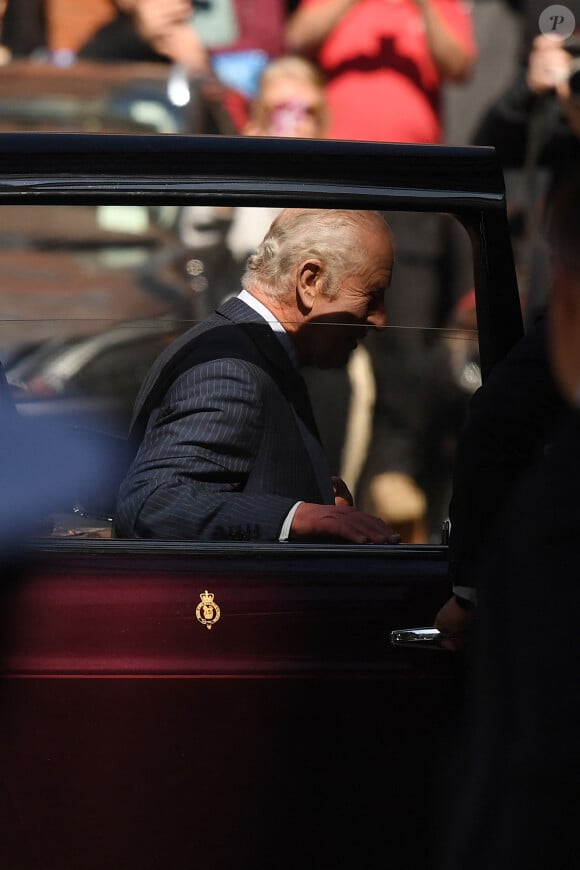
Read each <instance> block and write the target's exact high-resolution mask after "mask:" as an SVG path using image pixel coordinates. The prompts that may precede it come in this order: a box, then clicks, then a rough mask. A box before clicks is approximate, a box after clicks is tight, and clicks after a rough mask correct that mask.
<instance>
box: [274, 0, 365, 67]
mask: <svg viewBox="0 0 580 870" xmlns="http://www.w3.org/2000/svg"><path fill="white" fill-rule="evenodd" d="M358 2H359V0H326V2H325V3H319V4H316V5H315V6H307V7H304V8H301V9H298V10H297V11H296V12H294V14H293V15H291V16H290V18H289V19H288V22H287V24H286V50H287V51H290V52H296V54H306V55H313V54H316V52H317V51H318V49H319V48H320V46H321V45H322V43H323V42H324V41H325V40H326V39H327V38H328V37H329V36H330V34H331V33H332V31H333V30H334V28H335V27H336V25H337V24H338V23H339V22H340V21H341V19H342V18H344V16H345V15H346V13H347V12H349V11H350V9H352V7H353V6H356V4H357V3H358Z"/></svg>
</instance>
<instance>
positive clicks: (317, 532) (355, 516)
mask: <svg viewBox="0 0 580 870" xmlns="http://www.w3.org/2000/svg"><path fill="white" fill-rule="evenodd" d="M324 538H334V539H337V538H338V539H340V540H343V541H351V542H352V543H353V544H398V543H399V540H400V535H398V534H397V532H395V530H394V529H392V528H391V526H389V525H387V523H384V522H383V521H382V520H381V519H379V518H378V517H373V516H371V515H370V514H365V513H363V512H362V511H358V510H356V509H355V508H353V507H350V506H349V505H344V504H336V505H326V504H310V503H309V502H303V503H302V504H301V505H299V507H298V509H297V511H296V513H295V514H294V518H293V520H292V526H291V528H290V540H291V541H313V540H321V539H324Z"/></svg>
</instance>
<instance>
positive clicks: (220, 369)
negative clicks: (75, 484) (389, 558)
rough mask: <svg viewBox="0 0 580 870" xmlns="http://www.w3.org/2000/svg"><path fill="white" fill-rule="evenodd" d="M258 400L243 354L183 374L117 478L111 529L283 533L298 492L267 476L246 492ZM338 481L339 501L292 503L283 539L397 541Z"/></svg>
mask: <svg viewBox="0 0 580 870" xmlns="http://www.w3.org/2000/svg"><path fill="white" fill-rule="evenodd" d="M264 377H265V376H264ZM264 407H265V401H264V395H263V391H262V388H261V386H260V383H259V377H258V378H257V377H256V375H255V373H254V371H253V369H252V366H250V365H249V364H247V363H245V362H243V361H241V360H235V359H229V360H217V361H213V362H210V363H207V364H204V365H200V366H197V367H195V368H193V369H190V370H189V371H188V372H186V373H184V374H183V375H182V376H181V377H180V378H179V379H178V380H177V381H176V382H175V383H174V385H173V387H172V388H171V392H170V394H169V396H168V398H167V400H166V401H165V403H164V406H163V407H162V408H160V409H158V410H157V411H156V412H154V414H153V415H152V419H151V421H150V424H149V427H148V430H147V432H146V435H145V438H144V441H143V443H142V445H141V447H140V449H139V452H138V454H137V457H136V459H135V461H134V463H133V466H132V468H131V469H130V471H129V474H128V476H127V478H126V479H125V481H124V482H123V484H122V486H121V489H120V494H119V500H118V503H117V511H116V518H115V530H116V534H117V535H118V536H119V537H142V538H158V539H167V540H243V539H246V538H249V539H250V538H251V539H254V540H261V541H277V540H279V537H280V533H281V530H282V528H283V525H284V522H285V519H286V518H287V517H288V515H289V514H290V512H291V510H292V509H293V507H294V506H295V505H296V503H297V499H296V497H293V496H290V495H277V494H272V493H269V492H268V491H267V488H268V483H267V480H266V481H265V483H264V490H265V491H263V492H260V491H254V492H245V491H244V487H245V484H246V482H247V480H248V477H249V476H250V474H251V473H252V470H253V469H254V468H255V465H256V462H257V457H258V456H259V455H260V454H261V455H262V456H263V455H264V452H265V450H266V451H267V449H268V448H265V446H264V426H265V420H264ZM288 413H289V414H291V411H289V412H288ZM285 425H286V427H287V424H285V423H284V421H280V431H279V432H275V433H270V435H271V437H270V438H269V442H270V444H271V445H272V444H276V445H277V446H276V451H277V452H276V453H275V454H272V456H271V463H272V465H275V464H276V463H279V462H284V461H285V459H287V460H289V459H290V458H291V457H290V456H287V455H286V451H287V450H289V449H290V448H285V443H286V442H285V441H284V435H283V434H282V433H283V432H284V431H285V429H284V426H285ZM266 440H268V439H266ZM290 443H292V438H290ZM270 449H271V448H270ZM297 461H300V458H298V460H297V458H296V456H294V465H296V462H297ZM265 472H266V469H265ZM272 474H274V472H272ZM336 487H337V488H336V491H335V492H336V494H335V498H337V501H338V500H340V503H337V504H335V505H321V504H313V503H307V502H302V503H300V504H299V505H298V507H297V508H296V510H295V512H294V514H293V517H292V520H291V527H290V533H289V540H291V541H312V540H320V539H324V538H326V539H335V540H336V539H339V540H346V541H351V542H355V543H363V542H369V543H397V542H398V536H397V535H396V534H395V532H394V531H393V530H392V529H391V527H390V526H388V525H387V524H386V523H384V522H383V521H382V520H379V519H377V518H375V517H371V516H369V515H367V514H364V513H362V512H361V511H358V510H355V508H353V507H350V506H349V505H348V504H345V503H344V502H345V500H347V499H348V496H347V495H346V493H347V492H348V490H347V489H346V486H345V485H344V484H343V485H342V486H341V485H340V484H339V483H337V484H336ZM298 488H299V486H297V487H296V489H298Z"/></svg>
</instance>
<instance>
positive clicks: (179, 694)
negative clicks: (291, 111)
mask: <svg viewBox="0 0 580 870" xmlns="http://www.w3.org/2000/svg"><path fill="white" fill-rule="evenodd" d="M208 203H209V204H224V205H231V206H236V205H240V204H244V205H248V206H256V207H259V206H264V205H277V206H285V205H286V206H310V207H314V206H315V207H319V208H324V207H344V208H378V209H384V210H386V211H392V210H398V209H400V210H403V211H405V210H421V209H423V210H426V211H437V212H444V213H446V214H451V215H454V216H455V217H456V218H457V219H458V220H459V221H460V222H461V223H462V224H463V226H464V227H465V228H466V230H467V232H468V234H469V237H470V239H471V243H472V247H473V264H474V265H473V273H474V287H475V296H476V307H477V315H478V324H477V325H478V341H479V363H480V365H481V372H482V376H483V377H484V378H485V377H486V376H487V375H488V374H489V372H490V370H491V369H492V368H493V366H494V365H495V364H496V363H497V362H498V361H499V360H500V359H501V358H502V357H503V356H504V354H505V353H506V352H507V351H508V349H509V348H510V347H511V346H512V345H513V343H514V342H515V341H516V340H517V338H518V337H519V335H520V334H521V330H522V323H521V313H520V308H519V299H518V288H517V284H516V280H515V271H514V266H513V259H512V255H511V248H510V241H509V233H508V228H507V220H506V212H505V197H504V189H503V179H502V174H501V170H500V168H499V165H498V162H497V160H496V157H495V153H494V151H493V150H492V149H485V148H484V149H470V148H457V149H451V148H447V147H442V146H441V147H438V146H410V145H409V146H408V145H386V144H375V143H354V142H332V141H313V140H310V141H309V140H284V139H251V138H229V137H196V136H158V135H151V136H134V135H133V136H132V135H118V136H101V135H98V134H97V135H92V134H85V135H77V134H71V135H51V134H48V133H47V134H28V135H26V134H2V135H0V214H3V213H4V212H5V210H10V209H12V208H14V206H16V205H18V206H19V207H21V208H22V209H23V211H24V212H26V211H27V210H30V211H34V209H35V208H37V207H38V206H41V207H43V208H44V207H48V208H51V209H55V208H57V207H58V208H61V207H63V208H66V209H73V210H74V209H79V210H81V212H82V209H84V208H87V207H90V208H109V207H127V206H131V207H134V206H138V207H144V208H147V209H149V210H158V209H164V208H167V207H169V208H174V207H179V206H181V205H193V204H201V205H204V204H208ZM4 253H5V251H3V250H0V278H1V279H2V282H3V285H4V286H5V285H6V276H5V275H4V277H2V272H1V269H2V262H3V258H4ZM68 286H73V285H72V283H71V284H70V285H68ZM38 316H39V317H40V316H42V315H41V314H40V313H39V315H38ZM62 319H63V317H62V314H61V316H60V317H56V316H55V318H54V319H52V320H51V322H47V321H44V322H43V324H42V327H41V326H40V325H38V329H39V332H40V331H42V332H43V333H44V334H45V335H46V337H47V338H48V337H49V333H50V332H51V330H52V331H54V333H55V334H59V335H60V336H61V338H62V336H63V331H62V328H61V327H62ZM5 327H6V324H5V323H4V324H3V328H5ZM329 328H332V327H329ZM117 334H118V333H117ZM384 334H385V337H386V338H388V328H387V329H386V330H385V332H384ZM106 335H107V333H106V332H103V333H102V335H101V336H100V337H99V338H98V339H96V340H95V344H97V345H98V344H99V342H105V341H106V338H104V336H106ZM108 335H109V336H110V335H111V333H110V332H109V333H108ZM445 337H446V338H447V339H448V338H449V336H448V335H446V336H445ZM65 340H66V339H65ZM457 340H459V336H458V339H457ZM473 340H474V337H473ZM92 341H93V339H87V341H86V342H85V343H84V348H85V349H86V347H87V345H89V344H90V343H91V342H92ZM79 347H80V348H81V349H82V347H83V343H81V344H80V345H75V343H74V342H73V343H72V345H70V346H69V347H68V349H67V353H69V352H71V353H72V356H73V357H74V354H75V352H76V351H77V350H79ZM467 356H468V355H466V358H467ZM25 362H26V360H25V359H23V360H22V363H23V365H24V364H25ZM69 365H72V364H71V363H70V356H69ZM118 366H119V377H121V361H120V360H119V362H118ZM52 371H53V372H54V369H53V370H52ZM116 379H117V378H116V377H115V378H111V388H114V386H115V381H116ZM105 471H106V469H104V470H103V473H104V474H105ZM473 497H474V498H477V493H474V494H473ZM441 519H442V520H444V519H445V516H444V515H442V517H441ZM56 531H57V534H56V536H55V535H54V534H53V535H52V536H48V535H47V536H46V537H44V538H41V537H39V538H37V539H36V540H35V541H34V544H33V547H32V553H31V554H29V558H30V563H29V565H28V570H27V572H26V574H25V575H24V576H23V577H22V578H21V579H20V581H19V582H18V584H16V585H15V586H14V587H13V588H12V589H11V590H10V593H9V594H7V595H6V596H5V600H4V612H3V620H4V622H3V625H4V628H3V633H2V639H3V649H2V656H1V667H2V679H1V692H2V694H1V698H2V705H1V707H0V771H1V772H0V805H1V807H2V813H1V814H0V832H1V836H0V864H1V865H2V866H5V867H10V868H17V867H43V868H47V870H64V868H67V870H68V868H70V870H76V868H81V867H82V868H83V870H97V868H98V870H101V868H102V867H104V866H108V867H114V868H123V870H129V868H135V870H137V868H138V870H161V868H168V867H170V868H172V870H191V868H192V867H208V868H212V870H231V868H233V867H243V868H249V867H252V868H263V870H266V868H268V870H271V868H273V867H275V868H278V870H291V868H292V870H295V868H307V870H314V868H317V870H318V868H320V867H332V868H335V870H353V868H356V870H375V868H384V867H385V866H386V865H388V864H389V863H400V864H403V865H404V866H406V867H413V868H418V867H421V868H423V867H431V866H434V862H435V854H436V851H437V830H438V815H437V813H438V794H439V791H438V784H439V782H440V780H441V779H442V771H443V768H442V767H441V764H442V759H444V757H445V756H444V753H443V750H444V748H445V744H446V742H447V740H448V739H449V736H450V735H451V736H452V735H453V731H454V728H456V727H457V726H456V722H455V721H454V717H455V716H456V715H457V710H458V702H459V700H460V698H461V692H462V682H461V662H460V660H458V659H457V658H453V657H452V656H448V655H446V654H445V653H443V652H441V651H440V650H438V649H431V650H424V649H417V648H413V646H412V645H411V646H410V647H406V646H391V645H390V643H389V638H390V635H391V632H392V631H393V630H395V629H400V628H409V627H415V626H425V625H430V624H431V623H432V620H433V616H434V614H435V613H436V611H437V609H438V607H439V605H440V604H441V603H442V602H443V601H445V600H446V599H447V598H448V595H449V588H448V580H447V564H446V558H447V553H446V547H445V546H443V545H435V544H433V545H408V544H405V543H404V542H403V543H401V544H400V545H398V546H391V547H386V546H375V545H346V544H345V545H331V544H322V545H318V544H301V545H296V544H292V543H284V544H280V543H279V544H256V543H255V542H244V541H240V542H238V543H227V544H225V543H224V544H222V543H220V542H215V543H211V544H208V543H201V542H196V541H171V542H170V541H156V540H123V539H115V538H109V539H106V538H105V539H103V537H102V536H99V537H98V538H97V537H95V538H90V537H89V538H87V537H86V536H83V537H81V536H70V535H68V536H61V535H62V533H61V531H60V529H59V528H57V530H56ZM101 532H102V529H101ZM204 608H206V610H204Z"/></svg>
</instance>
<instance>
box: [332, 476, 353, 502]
mask: <svg viewBox="0 0 580 870" xmlns="http://www.w3.org/2000/svg"><path fill="white" fill-rule="evenodd" d="M332 491H333V492H334V503H335V504H342V505H347V506H348V507H352V506H353V504H354V499H353V497H352V493H351V491H350V489H349V488H348V486H347V485H346V483H345V482H344V480H343V479H342V477H333V478H332Z"/></svg>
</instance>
